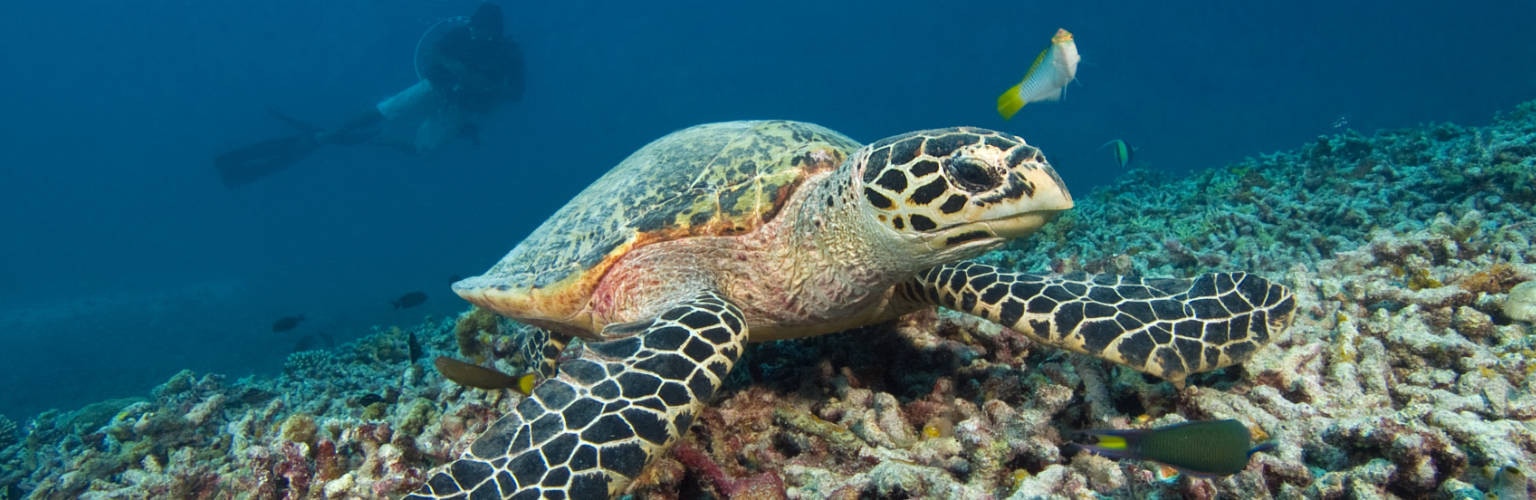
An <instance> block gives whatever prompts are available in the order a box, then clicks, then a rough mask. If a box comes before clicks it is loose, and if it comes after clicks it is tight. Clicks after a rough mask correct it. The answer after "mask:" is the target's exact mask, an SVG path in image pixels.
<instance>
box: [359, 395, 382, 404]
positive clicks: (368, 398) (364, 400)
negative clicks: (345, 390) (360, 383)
mask: <svg viewBox="0 0 1536 500" xmlns="http://www.w3.org/2000/svg"><path fill="white" fill-rule="evenodd" d="M383 400H384V396H380V395H378V394H373V393H368V394H364V395H363V397H360V398H357V405H358V406H368V405H371V404H374V403H377V402H380V401H383Z"/></svg>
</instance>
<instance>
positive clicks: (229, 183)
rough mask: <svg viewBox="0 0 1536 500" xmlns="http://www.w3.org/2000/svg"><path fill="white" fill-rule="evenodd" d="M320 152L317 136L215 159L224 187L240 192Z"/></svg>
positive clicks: (293, 138)
mask: <svg viewBox="0 0 1536 500" xmlns="http://www.w3.org/2000/svg"><path fill="white" fill-rule="evenodd" d="M316 149H320V141H318V140H316V139H315V134H312V133H304V134H299V135H293V136H288V137H282V138H278V139H272V140H269V141H262V142H258V143H256V144H252V145H249V146H245V147H242V148H239V149H235V150H232V151H227V152H224V153H223V154H220V155H218V156H216V157H214V159H213V166H214V168H216V169H218V171H219V179H220V180H223V181H224V186H225V187H229V188H236V187H240V186H244V185H246V184H250V183H252V182H255V181H257V180H258V179H261V178H262V177H266V176H268V175H272V174H274V173H277V172H279V171H282V170H283V169H285V168H288V166H289V165H292V164H294V163H296V162H298V161H299V160H302V159H304V158H305V157H307V156H309V154H310V153H313V152H315V150H316Z"/></svg>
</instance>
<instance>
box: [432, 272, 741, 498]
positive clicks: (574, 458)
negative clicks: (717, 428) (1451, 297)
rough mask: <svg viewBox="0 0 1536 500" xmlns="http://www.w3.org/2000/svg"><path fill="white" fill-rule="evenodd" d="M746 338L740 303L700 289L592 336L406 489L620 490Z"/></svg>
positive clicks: (678, 427)
mask: <svg viewBox="0 0 1536 500" xmlns="http://www.w3.org/2000/svg"><path fill="white" fill-rule="evenodd" d="M746 338H747V328H746V324H745V323H744V322H743V321H742V315H741V310H740V309H737V308H736V306H734V305H732V304H730V303H728V302H726V301H725V300H723V299H721V298H720V297H719V296H717V295H715V294H714V293H704V294H702V295H700V296H698V297H696V298H694V299H692V300H690V301H687V302H684V303H682V304H679V305H678V306H676V307H673V308H672V309H670V310H668V311H667V312H665V313H663V314H662V315H661V316H660V317H659V318H657V319H656V320H655V321H653V322H651V323H650V325H649V326H647V327H645V329H644V330H643V331H641V332H640V333H638V334H637V335H634V336H631V337H626V338H622V339H618V340H609V341H604V342H592V343H588V344H586V346H585V347H584V348H583V349H582V351H581V352H580V353H579V354H577V355H576V356H575V357H573V358H570V359H567V360H565V361H564V362H562V363H561V364H560V367H559V373H558V375H556V376H555V378H552V379H549V380H546V381H544V382H543V383H541V384H539V385H538V387H536V388H534V390H533V395H532V396H529V397H527V398H525V399H523V401H522V402H521V403H518V405H517V411H516V412H513V413H511V414H508V415H506V416H504V417H502V418H501V420H498V421H496V423H495V424H494V425H492V426H491V428H490V429H488V430H486V432H485V433H484V434H482V435H480V437H479V438H478V439H476V440H475V443H474V444H473V445H470V448H469V451H467V452H465V453H464V455H463V456H461V457H460V458H459V459H458V460H455V461H454V462H453V463H451V464H448V466H447V467H446V468H445V469H443V470H441V471H439V472H437V473H435V474H433V475H432V477H431V478H430V479H429V480H428V481H427V484H426V485H425V486H422V488H421V489H420V490H418V491H417V492H416V493H414V494H412V495H410V496H407V497H406V498H407V499H444V498H452V497H455V496H458V497H459V498H466V497H465V496H463V495H465V494H468V496H467V498H524V497H526V498H530V499H533V498H570V499H589V498H607V497H608V496H610V495H613V494H617V493H619V492H620V491H623V489H624V487H625V486H626V485H628V484H629V482H630V481H631V480H633V479H634V478H635V476H636V475H638V474H639V473H640V470H641V469H642V468H644V467H645V464H646V463H647V462H649V461H650V459H651V457H654V456H655V455H657V454H658V453H661V452H663V451H665V450H666V449H667V447H668V446H670V445H671V444H672V443H673V442H675V441H676V440H677V438H678V437H680V436H682V434H683V433H684V432H687V431H688V425H689V424H690V423H691V422H692V421H693V416H694V415H695V414H697V413H698V410H699V408H700V407H701V406H703V404H704V402H705V400H707V399H709V397H710V396H711V395H712V394H714V392H715V389H717V388H719V387H720V384H721V382H722V381H724V379H725V375H726V374H727V373H729V372H730V371H731V366H732V365H733V364H735V363H736V359H737V358H738V357H740V356H741V350H742V344H743V343H744V342H745V341H746ZM552 491H557V492H559V493H555V494H554V495H553V496H546V493H548V492H552Z"/></svg>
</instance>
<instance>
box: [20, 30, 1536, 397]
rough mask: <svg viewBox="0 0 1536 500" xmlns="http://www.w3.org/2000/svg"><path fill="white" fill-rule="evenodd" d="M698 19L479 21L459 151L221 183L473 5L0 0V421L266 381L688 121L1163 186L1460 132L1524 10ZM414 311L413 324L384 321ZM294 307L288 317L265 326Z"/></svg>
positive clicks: (1530, 40)
mask: <svg viewBox="0 0 1536 500" xmlns="http://www.w3.org/2000/svg"><path fill="white" fill-rule="evenodd" d="M724 3H726V2H715V1H708V2H704V1H699V2H644V3H642V2H618V1H615V2H532V3H529V4H528V5H523V4H517V5H514V4H510V3H506V4H504V5H505V7H506V10H507V14H508V19H507V30H508V31H509V32H510V33H511V34H512V36H513V37H514V38H515V39H516V40H517V41H518V42H519V43H520V44H521V45H522V47H523V49H524V52H525V53H526V59H527V68H528V74H527V93H526V98H525V99H524V100H523V101H522V102H519V103H515V104H512V105H509V106H507V107H506V108H504V109H503V110H502V112H501V113H500V114H499V115H498V116H497V117H496V118H495V119H494V120H493V121H492V122H491V123H489V124H488V125H486V127H485V130H484V138H485V144H484V145H483V146H482V147H480V148H478V149H475V148H472V147H470V146H469V145H468V144H466V143H462V142H461V143H456V144H454V145H453V146H452V147H449V148H448V149H447V150H445V151H441V152H438V153H436V154H433V155H429V156H424V157H404V156H402V155H400V154H398V153H393V152H390V151H382V150H372V149H354V150H333V151H325V152H322V153H320V154H318V155H316V156H315V157H313V158H311V159H310V160H308V161H306V162H305V163H303V164H301V165H298V166H296V167H295V168H293V169H291V170H290V171H287V172H283V173H281V174H278V175H275V176H273V177H271V178H270V179H267V180H265V181H264V182H262V183H260V184H257V185H254V186H250V187H249V188H248V189H241V190H236V191H230V190H227V189H225V188H224V187H223V186H222V185H220V184H219V182H218V180H217V178H216V177H215V176H214V173H213V171H212V169H211V166H210V158H211V157H212V156H213V155H214V154H216V153H217V152H219V151H221V150H223V149H227V148H230V147H234V146H238V145H241V144H243V143H247V142H251V141H255V140H259V139H263V138H267V137H270V136H275V135H280V134H283V133H285V132H287V130H285V129H284V127H283V125H282V124H281V123H278V122H277V121H275V120H273V119H272V118H271V117H269V116H268V115H267V112H266V109H267V108H268V106H276V107H278V108H280V109H282V110H285V111H287V112H288V113H289V114H292V115H296V116H299V117H301V118H304V119H306V120H311V121H314V122H317V123H320V124H326V125H334V124H336V123H337V122H339V121H341V120H344V119H346V118H348V117H349V116H350V115H351V114H353V113H355V112H357V111H358V110H360V109H363V108H365V107H367V106H370V105H372V104H373V103H374V102H376V101H377V100H379V99H381V98H383V97H386V96H388V95H390V94H392V93H393V92H395V91H397V90H399V89H402V88H404V87H406V86H408V85H409V84H411V83H412V82H413V81H414V75H413V72H412V69H411V64H410V61H411V57H410V54H411V50H412V48H413V46H414V44H415V43H416V39H417V36H418V35H419V34H420V33H421V32H422V31H423V30H424V29H425V28H426V27H427V26H429V25H431V24H432V23H434V22H436V21H437V20H439V19H442V18H444V17H448V16H454V15H464V14H467V13H468V12H470V11H471V10H473V7H474V5H475V4H474V3H473V2H470V1H467V0H452V1H447V0H444V1H436V2H421V1H402V0H375V1H360V0H329V1H323V2H315V1H311V0H304V1H298V0H263V1H261V2H256V1H246V2H238V3H230V2H212V1H206V0H182V1H165V0H141V1H134V2H124V1H119V0H110V1H108V0H73V1H68V2H5V4H4V6H0V54H3V57H4V60H3V61H0V62H3V66H0V67H4V68H5V71H4V73H0V74H3V75H4V78H3V79H0V109H3V110H4V113H5V114H4V116H5V117H6V119H5V120H0V158H3V160H0V162H3V164H0V176H3V177H0V207H3V211H0V229H3V231H4V236H3V238H4V241H5V244H4V245H3V246H0V346H3V347H0V387H3V388H4V390H0V413H6V414H9V415H11V416H13V417H20V416H25V415H27V414H31V413H35V412H37V411H39V410H41V409H44V408H48V407H61V406H62V407H74V406H78V405H81V404H83V403H86V402H89V401H93V400H97V399H101V398H104V397H109V396H120V395H130V394H142V393H144V392H145V391H146V390H147V389H148V388H149V387H151V386H152V385H154V384H156V383H158V382H160V381H162V380H164V379H165V378H166V377H167V376H169V375H170V374H172V373H174V372H175V371H177V370H179V369H182V368H192V369H195V370H198V371H200V372H206V371H216V372H223V373H230V374H236V375H240V374H246V373H251V372H253V371H257V372H262V371H265V372H271V371H272V370H275V369H276V367H278V366H279V365H280V363H281V361H282V359H283V357H284V356H285V354H286V353H287V352H288V351H289V350H290V349H291V348H292V347H293V344H294V342H295V341H296V339H297V338H299V337H300V336H302V335H305V334H311V333H320V332H324V333H328V334H330V335H332V336H334V337H335V338H336V339H337V340H338V341H340V340H345V339H347V338H351V337H353V336H356V335H358V334H360V333H363V332H366V331H367V329H368V328H370V327H371V326H372V325H394V324H407V323H410V322H414V321H417V320H419V319H420V317H421V315H422V314H423V313H433V314H448V313H453V312H456V311H459V310H461V309H462V308H463V307H464V304H463V303H462V302H461V301H459V300H458V299H457V298H456V297H453V296H452V294H451V292H449V291H448V288H447V285H448V281H449V277H450V276H452V275H455V274H461V275H470V274H473V273H476V272H478V271H481V270H483V269H484V268H485V267H487V266H488V265H490V264H491V263H493V262H494V261H495V260H497V259H498V258H500V257H501V256H502V254H503V253H504V252H506V251H507V250H508V249H510V248H511V247H512V246H513V245H514V244H516V243H517V242H518V241H519V240H520V239H521V238H522V237H523V236H524V235H525V234H526V233H527V232H528V231H529V230H531V229H532V228H533V227H534V226H535V225H536V224H538V223H539V222H540V221H541V220H542V219H543V218H544V217H545V216H547V215H548V214H549V213H551V212H552V211H554V210H555V209H556V208H558V207H559V206H560V204H561V203H563V201H564V200H565V199H567V198H568V197H569V196H571V195H572V194H574V193H575V192H577V191H578V190H580V189H581V188H582V187H583V186H585V185H586V183H588V182H589V181H590V180H592V179H594V178H596V177H597V176H598V175H599V174H600V173H602V172H603V171H604V170H606V169H607V168H608V167H609V166H611V165H613V164H615V163H617V162H618V161H619V160H620V159H622V158H623V157H624V155H626V154H627V153H628V152H630V151H632V150H634V149H635V148H637V147H639V146H641V145H642V144H644V143H645V142H647V141H649V140H650V139H653V138H655V137H658V136H660V135H662V134H665V133H667V132H669V131H671V130H674V129H677V128H681V127H684V126H687V125H690V124H695V123H700V122H706V121H715V120H730V119H743V118H793V119H799V120H807V121H814V122H819V123H821V124H824V125H827V126H830V127H833V128H835V129H838V130H841V131H843V132H845V133H847V134H849V135H851V136H853V137H854V138H856V139H859V140H861V141H871V140H874V139H877V138H880V137H883V136H886V135H891V134H896V133H900V132H904V131H908V130H912V129H919V128H931V127H937V126H948V125H960V124H969V125H977V126H983V127H991V128H999V129H1004V130H1008V131H1012V132H1015V133H1018V134H1021V135H1023V136H1024V137H1025V138H1026V139H1028V140H1029V141H1031V142H1032V143H1035V144H1036V145H1039V146H1041V147H1042V148H1043V149H1044V150H1045V152H1046V154H1047V156H1048V157H1049V158H1050V159H1051V160H1052V162H1053V163H1054V164H1055V165H1056V167H1057V168H1058V169H1059V170H1060V172H1061V174H1062V176H1063V177H1064V178H1066V180H1067V182H1068V184H1069V185H1070V186H1071V187H1072V188H1073V190H1074V191H1076V192H1078V193H1086V192H1087V191H1088V189H1089V188H1090V187H1092V186H1093V185H1096V184H1101V183H1104V182H1106V181H1107V180H1108V179H1109V178H1111V177H1113V176H1114V175H1117V173H1118V168H1117V167H1115V166H1114V165H1113V164H1112V162H1111V161H1110V159H1109V158H1108V156H1107V153H1105V152H1103V151H1096V150H1095V148H1096V147H1097V146H1098V145H1099V144H1101V143H1103V142H1104V141H1106V140H1108V139H1111V138H1116V137H1122V138H1125V139H1126V140H1128V141H1130V142H1131V143H1132V144H1134V145H1137V146H1140V147H1141V148H1142V149H1141V151H1140V160H1141V161H1143V162H1145V163H1144V164H1145V165H1148V166H1151V167H1153V168H1159V169H1165V170H1170V171H1188V170H1195V169H1205V168H1211V167H1217V166H1220V165H1222V164H1224V163H1226V162H1230V161H1233V160H1236V159H1239V158H1241V157H1244V156H1248V155H1254V154H1258V153H1261V152H1265V151H1273V150H1277V149H1285V148H1291V147H1295V146H1296V145H1298V144H1300V143H1301V142H1303V141H1305V140H1308V139H1310V138H1312V137H1315V136H1316V135H1318V134H1320V133H1330V132H1334V131H1335V129H1334V128H1333V124H1334V123H1335V121H1336V120H1337V119H1338V118H1339V117H1341V116H1342V117H1347V119H1348V122H1349V126H1350V127H1353V128H1356V129H1360V130H1365V131H1370V130H1374V129H1376V128H1380V127H1403V126H1410V125H1413V124H1415V123H1417V122H1422V121H1454V122H1462V123H1486V122H1487V121H1488V119H1489V117H1490V116H1491V114H1492V113H1493V112H1494V111H1496V110H1500V109H1506V108H1509V107H1511V106H1512V105H1514V104H1515V103H1517V102H1519V101H1521V100H1525V99H1530V98H1532V97H1536V35H1533V34H1531V30H1529V29H1528V28H1529V26H1530V22H1531V19H1533V18H1536V2H1532V1H1530V0H1520V1H1502V2H1499V1H1485V2H1466V3H1458V4H1456V5H1453V4H1452V3H1451V2H1444V1H1442V0H1413V1H1402V2H1361V1H1356V2H1351V1H1344V2H1338V1H1326V2H1324V1H1313V2H1230V1H1210V2H1171V3H1170V2H1119V1H1088V2H1019V1H999V2H946V4H949V5H947V6H942V7H941V6H937V3H936V2H879V3H878V4H875V3H870V4H869V5H852V4H843V3H840V2H828V1H825V0H813V1H790V2H783V1H775V2H763V3H753V4H749V5H746V6H730V7H723V6H721V4H724ZM877 5H878V6H877ZM1057 27H1065V28H1067V29H1069V30H1071V31H1072V32H1073V33H1075V34H1076V36H1077V41H1078V47H1079V49H1080V50H1081V52H1082V55H1083V63H1082V66H1081V67H1080V68H1079V72H1078V74H1079V77H1080V81H1079V82H1078V83H1077V84H1075V85H1073V86H1072V87H1070V88H1069V89H1068V91H1067V98H1066V100H1065V102H1060V103H1045V104H1036V105H1031V106H1029V107H1026V108H1025V109H1024V111H1023V112H1021V113H1020V114H1019V115H1018V116H1017V117H1016V118H1015V119H1014V120H1013V121H1011V122H1005V121H1003V120H1002V119H1001V118H999V117H998V116H997V114H996V113H995V112H994V100H995V98H996V96H997V94H998V93H999V92H1001V91H1002V90H1003V89H1005V88H1007V87H1008V86H1009V85H1012V84H1013V83H1015V82H1016V81H1017V80H1018V79H1019V78H1020V77H1021V76H1022V72H1023V71H1024V69H1025V68H1026V67H1027V65H1028V64H1029V62H1030V61H1031V60H1032V59H1033V57H1034V56H1035V54H1036V53H1037V52H1038V51H1039V50H1040V49H1042V48H1044V47H1045V45H1046V44H1047V43H1048V39H1049V37H1050V36H1051V34H1052V33H1053V32H1054V31H1055V30H1056V28H1057ZM1522 31H1524V33H1522ZM418 289H419V290H425V291H427V293H428V294H429V295H430V296H431V300H430V301H429V302H428V304H427V305H426V306H425V307H422V308H418V309H413V310H409V311H392V310H390V308H389V307H388V302H389V301H390V300H391V299H393V298H394V297H395V296H398V295H399V294H401V293H404V292H407V291H411V290H418ZM294 313H303V314H306V315H307V316H308V318H309V319H308V321H306V322H305V323H304V324H303V325H301V326H300V328H299V329H298V330H296V331H294V332H288V333H285V334H276V333H273V332H271V331H270V325H271V322H272V321H273V320H274V319H276V318H277V317H279V316H283V315H286V314H294Z"/></svg>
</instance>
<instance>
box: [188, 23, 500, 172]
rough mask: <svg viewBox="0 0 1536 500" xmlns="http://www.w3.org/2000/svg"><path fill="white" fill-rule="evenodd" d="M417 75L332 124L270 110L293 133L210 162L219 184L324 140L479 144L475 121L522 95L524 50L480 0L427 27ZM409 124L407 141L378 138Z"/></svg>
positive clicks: (272, 167) (276, 165)
mask: <svg viewBox="0 0 1536 500" xmlns="http://www.w3.org/2000/svg"><path fill="white" fill-rule="evenodd" d="M416 73H417V75H418V76H419V77H420V78H421V80H420V81H418V82H416V84H415V85H412V86H411V87H410V88H407V89H405V90H403V91H400V93H398V94H395V95H394V96H391V97H389V98H388V99H385V100H383V101H380V102H379V103H378V104H377V105H375V106H373V107H372V108H369V109H368V110H367V111H364V112H363V113H362V114H359V115H358V116H357V117H355V118H353V119H352V120H350V121H347V122H346V123H344V124H342V125H341V126H340V127H337V128H334V129H320V128H317V127H313V126H310V125H308V124H305V123H303V122H300V121H298V120H294V119H292V118H289V117H287V116H284V115H282V114H281V113H278V112H276V111H273V114H274V115H276V116H277V117H278V118H279V119H281V120H283V121H285V122H288V123H289V124H290V125H292V126H294V127H295V128H298V129H300V130H301V132H300V133H298V134H295V135H291V136H287V137H280V138H277V139H271V140H266V141H262V142H258V143H255V144H251V145H248V146H245V147H241V148H239V149H235V150H232V151H228V152H225V153H223V154H220V155H218V156H217V157H215V158H214V160H213V164H214V167H216V168H217V169H218V171H219V177H220V178H221V179H222V180H223V181H224V185H225V186H229V187H231V188H233V187H237V186H242V185H245V184H249V183H251V182H254V181H256V180H258V179H261V178H262V177H265V176H267V175H270V174H273V173H275V172H278V171H281V170H283V169H284V168H287V167H288V166H289V165H292V164H294V163H295V162H297V161H299V160H301V159H303V158H305V157H307V156H309V154H310V153H313V152H315V150H318V149H320V147H321V146H327V145H358V144H379V145H385V146H394V147H399V148H401V149H405V150H407V151H411V152H425V151H430V150H433V149H436V148H437V147H439V146H441V145H442V144H444V143H446V142H448V141H449V140H451V139H453V138H455V137H466V138H468V139H470V140H471V141H473V142H474V143H475V144H479V136H478V129H477V127H476V122H477V121H479V120H480V119H481V118H483V117H484V116H485V115H486V114H489V113H490V112H491V111H493V110H494V109H495V108H496V106H497V105H498V104H500V103H502V102H507V101H516V100H518V99H521V98H522V95H523V55H522V52H521V50H520V49H519V48H518V46H517V44H516V43H514V42H512V40H510V39H508V38H507V37H506V36H505V35H504V34H503V32H502V13H501V7H498V6H497V5H496V4H493V3H484V4H481V5H480V7H479V8H478V9H476V10H475V13H474V15H472V16H470V17H469V18H468V19H464V18H453V19H449V20H446V21H443V22H440V23H438V24H437V25H434V26H433V27H432V28H430V29H428V30H427V33H425V34H423V35H422V39H421V41H420V42H419V43H418V44H417V47H416ZM395 123H399V124H405V125H414V126H415V130H414V132H415V134H414V137H413V138H412V139H411V140H409V141H404V142H402V141H395V142H390V141H386V140H383V139H382V138H381V137H380V136H381V133H382V131H383V130H384V127H385V126H386V125H389V124H395Z"/></svg>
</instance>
